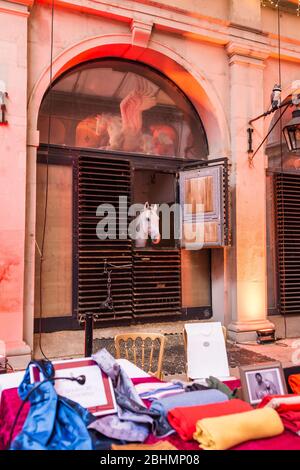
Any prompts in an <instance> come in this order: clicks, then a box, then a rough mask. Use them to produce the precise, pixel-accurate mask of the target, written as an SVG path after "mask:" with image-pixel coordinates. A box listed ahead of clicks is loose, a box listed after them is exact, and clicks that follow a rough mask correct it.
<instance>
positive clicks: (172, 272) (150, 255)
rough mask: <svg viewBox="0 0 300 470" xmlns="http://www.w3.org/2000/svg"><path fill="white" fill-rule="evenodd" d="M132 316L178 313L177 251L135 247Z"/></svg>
mask: <svg viewBox="0 0 300 470" xmlns="http://www.w3.org/2000/svg"><path fill="white" fill-rule="evenodd" d="M133 310H134V316H135V317H136V318H140V319H141V318H142V317H160V316H166V315H172V316H174V315H181V277H180V251H179V250H178V249H177V248H170V249H154V250H149V249H148V250H136V251H134V254H133Z"/></svg>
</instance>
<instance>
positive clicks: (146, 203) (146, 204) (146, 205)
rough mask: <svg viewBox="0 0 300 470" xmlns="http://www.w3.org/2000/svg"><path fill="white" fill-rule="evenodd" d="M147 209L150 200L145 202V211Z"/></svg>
mask: <svg viewBox="0 0 300 470" xmlns="http://www.w3.org/2000/svg"><path fill="white" fill-rule="evenodd" d="M146 209H149V202H148V201H147V202H145V204H144V211H145V210H146Z"/></svg>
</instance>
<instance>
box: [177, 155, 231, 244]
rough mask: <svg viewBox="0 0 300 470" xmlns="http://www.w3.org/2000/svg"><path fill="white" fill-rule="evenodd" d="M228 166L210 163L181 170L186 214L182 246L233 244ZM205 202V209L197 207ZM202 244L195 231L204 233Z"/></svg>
mask: <svg viewBox="0 0 300 470" xmlns="http://www.w3.org/2000/svg"><path fill="white" fill-rule="evenodd" d="M228 193H229V191H228V165H227V160H224V163H222V164H216V165H212V166H210V162H207V164H206V165H203V164H201V166H199V167H198V168H194V169H192V170H188V169H187V170H184V171H181V172H180V202H181V206H182V214H183V224H182V225H183V227H182V246H183V247H184V248H188V249H197V248H199V249H200V248H202V247H203V248H212V247H221V246H225V245H228V244H229V241H230V240H229V203H228ZM198 204H199V205H202V207H203V211H199V210H198V209H197V205H198ZM201 230H202V242H203V244H200V246H199V244H198V242H197V241H196V239H193V238H192V233H196V231H197V232H198V233H200V231H201Z"/></svg>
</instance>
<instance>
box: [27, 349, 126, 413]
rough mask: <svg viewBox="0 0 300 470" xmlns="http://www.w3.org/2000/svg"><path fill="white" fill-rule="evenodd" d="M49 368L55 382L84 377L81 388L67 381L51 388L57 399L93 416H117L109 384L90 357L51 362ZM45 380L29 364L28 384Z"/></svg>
mask: <svg viewBox="0 0 300 470" xmlns="http://www.w3.org/2000/svg"><path fill="white" fill-rule="evenodd" d="M52 364H53V367H54V371H55V377H56V378H58V377H78V376H79V375H83V376H84V377H85V383H84V384H83V385H78V384H77V383H75V382H70V381H67V380H59V381H57V382H55V383H54V387H55V389H56V392H57V393H58V394H59V395H61V396H63V397H66V398H69V399H70V400H73V401H75V402H77V403H79V404H80V405H81V406H82V407H83V408H86V409H87V410H88V411H89V412H90V413H92V414H93V415H95V416H102V415H108V414H115V413H117V403H116V398H115V393H114V389H113V385H112V381H111V379H110V377H108V376H107V375H106V374H105V373H104V372H103V371H102V370H101V369H100V367H99V366H98V364H97V363H96V361H94V360H93V359H92V358H91V357H82V358H77V359H66V360H62V361H53V362H52ZM44 378H45V377H44V376H43V374H42V372H41V371H40V370H39V369H38V367H37V366H36V365H35V364H31V365H30V379H31V383H35V382H40V381H42V380H44Z"/></svg>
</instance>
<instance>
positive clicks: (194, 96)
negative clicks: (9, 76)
mask: <svg viewBox="0 0 300 470" xmlns="http://www.w3.org/2000/svg"><path fill="white" fill-rule="evenodd" d="M101 57H111V58H124V59H131V60H136V61H139V62H140V63H144V64H146V65H150V66H151V67H153V68H154V69H156V70H158V71H160V72H161V73H163V74H164V75H165V76H166V77H168V78H169V79H170V80H172V81H173V82H174V83H175V84H176V85H177V86H178V87H179V88H180V89H181V90H182V91H183V92H184V93H185V95H186V96H187V97H188V98H189V99H190V101H191V102H192V103H193V105H194V107H195V108H196V110H197V112H198V114H199V116H200V117H201V120H202V123H203V126H204V129H205V132H206V136H207V140H208V147H209V156H208V158H216V157H221V156H223V157H229V156H230V131H229V125H228V121H227V118H226V115H225V111H224V108H223V105H222V102H221V100H220V98H219V96H218V93H217V90H216V89H215V87H214V85H213V84H212V83H211V81H210V79H209V78H208V77H207V76H206V74H205V72H204V71H203V70H202V69H200V68H199V67H197V66H195V65H194V64H192V63H191V62H189V61H187V60H186V59H185V58H184V57H182V56H181V55H180V54H179V53H178V52H177V51H176V50H175V49H173V48H172V47H170V46H167V45H165V44H162V43H160V42H158V41H154V40H150V42H149V45H148V47H147V48H141V47H138V46H135V45H132V36H131V34H118V35H116V34H111V35H110V34H109V35H103V36H96V37H91V38H88V39H85V40H82V41H80V42H79V43H76V44H73V45H72V46H70V47H68V48H66V49H65V50H64V51H63V52H61V53H60V54H58V55H57V56H56V57H55V58H54V61H53V64H52V72H53V78H54V79H57V78H58V77H60V76H61V75H62V74H63V73H64V72H66V71H67V70H69V69H70V68H72V67H74V66H76V65H78V64H81V63H83V62H85V61H88V60H92V59H96V58H101ZM48 88H49V67H47V68H46V69H44V71H43V72H42V74H41V75H40V77H39V79H38V80H37V81H36V83H35V85H34V87H33V89H32V90H31V92H30V94H29V100H28V130H27V149H28V155H27V200H26V205H27V208H26V211H27V218H26V246H25V257H26V260H27V261H26V267H25V287H26V288H25V292H26V296H25V299H24V336H25V340H26V341H27V342H28V344H30V346H31V347H33V318H34V276H35V272H34V271H35V269H34V264H35V261H34V260H35V222H36V220H35V217H36V209H35V205H36V151H37V147H38V145H39V132H38V131H37V121H38V115H39V110H40V106H41V102H42V100H43V97H44V95H45V93H46V92H47V90H48Z"/></svg>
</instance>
